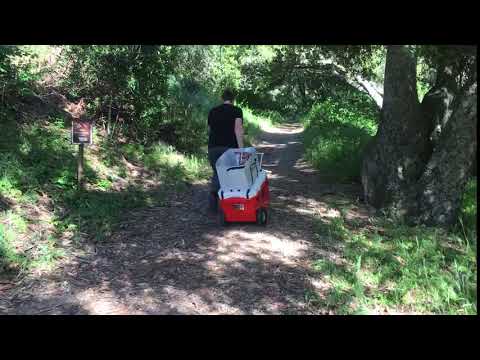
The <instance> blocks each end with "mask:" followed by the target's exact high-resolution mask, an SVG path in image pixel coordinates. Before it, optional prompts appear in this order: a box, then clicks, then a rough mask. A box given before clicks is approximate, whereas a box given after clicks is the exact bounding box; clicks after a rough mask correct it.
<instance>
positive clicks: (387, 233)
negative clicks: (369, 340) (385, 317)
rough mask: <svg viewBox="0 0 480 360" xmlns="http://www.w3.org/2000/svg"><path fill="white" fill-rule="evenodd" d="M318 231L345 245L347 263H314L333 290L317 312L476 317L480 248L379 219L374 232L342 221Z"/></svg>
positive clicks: (449, 235) (445, 235)
mask: <svg viewBox="0 0 480 360" xmlns="http://www.w3.org/2000/svg"><path fill="white" fill-rule="evenodd" d="M318 221H320V220H318ZM377 229H381V230H382V231H381V235H380V233H379V232H377V231H376V230H377ZM317 231H319V237H328V238H330V241H335V242H341V243H342V245H343V246H344V258H345V260H346V262H345V263H342V264H337V263H333V262H332V261H330V260H327V259H319V260H317V261H316V262H315V263H314V265H313V268H314V270H315V271H317V272H319V273H321V274H322V275H323V278H324V279H325V280H326V281H327V282H328V283H329V285H330V290H329V292H328V294H327V296H326V299H325V300H324V301H320V302H317V303H316V305H317V306H326V307H328V308H331V309H333V310H334V311H335V312H336V313H339V314H353V313H383V311H384V310H385V309H386V310H387V311H389V312H416V313H435V314H476V312H477V308H476V289H477V283H476V271H477V268H476V255H475V254H476V248H475V247H472V245H471V243H469V242H468V241H465V239H462V238H460V237H458V236H457V235H455V234H452V233H447V232H444V231H442V230H438V229H434V228H426V227H415V228H410V227H406V226H400V225H398V224H396V223H395V222H392V221H389V220H387V219H377V221H376V224H375V226H374V228H373V229H372V228H371V229H366V228H361V229H359V228H355V229H353V230H352V229H351V228H350V227H349V226H347V225H346V224H345V223H344V222H343V220H342V218H337V220H335V221H332V222H331V223H330V224H324V223H322V224H321V225H317Z"/></svg>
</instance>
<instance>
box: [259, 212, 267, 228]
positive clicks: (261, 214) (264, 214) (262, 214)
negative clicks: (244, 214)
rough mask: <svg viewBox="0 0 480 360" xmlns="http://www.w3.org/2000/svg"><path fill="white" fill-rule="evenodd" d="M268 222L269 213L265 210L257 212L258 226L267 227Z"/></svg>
mask: <svg viewBox="0 0 480 360" xmlns="http://www.w3.org/2000/svg"><path fill="white" fill-rule="evenodd" d="M267 222H268V212H267V209H265V208H260V209H258V210H257V224H258V225H261V226H266V225H267Z"/></svg>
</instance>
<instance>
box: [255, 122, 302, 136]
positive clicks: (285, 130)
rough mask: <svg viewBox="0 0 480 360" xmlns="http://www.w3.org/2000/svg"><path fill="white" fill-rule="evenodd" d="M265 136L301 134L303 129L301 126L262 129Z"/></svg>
mask: <svg viewBox="0 0 480 360" xmlns="http://www.w3.org/2000/svg"><path fill="white" fill-rule="evenodd" d="M263 130H264V132H265V133H267V134H282V135H292V134H301V133H302V132H303V131H304V130H305V129H304V128H303V126H301V125H299V124H298V125H297V124H295V125H287V124H282V125H279V126H276V127H274V128H266V129H263Z"/></svg>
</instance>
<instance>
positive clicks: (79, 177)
mask: <svg viewBox="0 0 480 360" xmlns="http://www.w3.org/2000/svg"><path fill="white" fill-rule="evenodd" d="M83 146H84V145H83V144H79V145H78V167H77V180H78V190H83Z"/></svg>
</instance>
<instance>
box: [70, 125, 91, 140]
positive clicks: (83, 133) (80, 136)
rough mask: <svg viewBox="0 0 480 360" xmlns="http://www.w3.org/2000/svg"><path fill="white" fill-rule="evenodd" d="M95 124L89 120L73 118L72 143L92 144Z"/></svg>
mask: <svg viewBox="0 0 480 360" xmlns="http://www.w3.org/2000/svg"><path fill="white" fill-rule="evenodd" d="M92 134H93V124H92V123H91V122H90V121H87V120H81V119H73V121H72V144H91V143H92V138H93V136H92Z"/></svg>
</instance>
